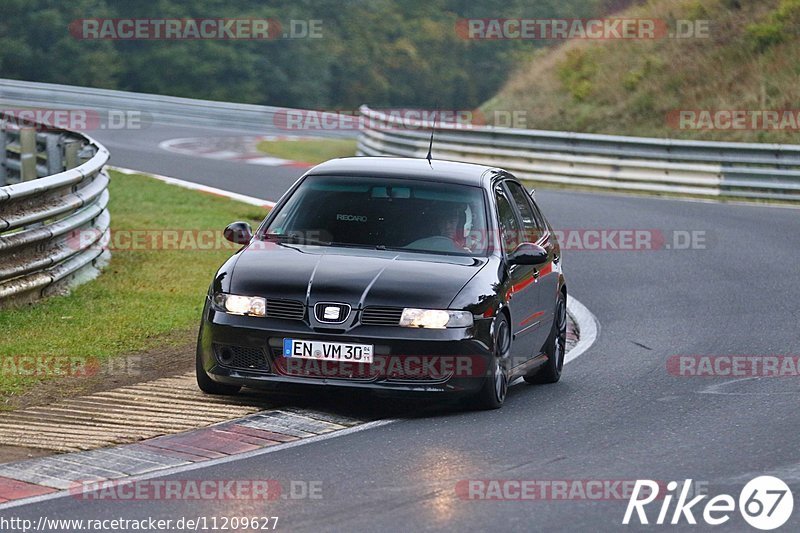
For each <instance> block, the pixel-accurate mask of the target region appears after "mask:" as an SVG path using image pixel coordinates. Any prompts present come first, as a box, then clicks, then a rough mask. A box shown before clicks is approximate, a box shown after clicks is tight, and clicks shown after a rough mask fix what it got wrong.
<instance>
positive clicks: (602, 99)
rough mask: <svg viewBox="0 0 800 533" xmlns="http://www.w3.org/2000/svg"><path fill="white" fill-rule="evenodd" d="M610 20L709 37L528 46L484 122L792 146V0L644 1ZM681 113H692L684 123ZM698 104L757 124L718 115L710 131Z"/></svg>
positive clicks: (798, 0)
mask: <svg viewBox="0 0 800 533" xmlns="http://www.w3.org/2000/svg"><path fill="white" fill-rule="evenodd" d="M615 16H620V17H633V18H656V19H663V20H664V21H666V23H667V26H668V27H669V28H674V27H675V25H676V20H707V21H709V22H708V24H709V26H708V28H709V32H708V33H709V37H707V38H687V39H675V38H662V39H649V40H605V41H589V40H572V41H567V42H564V43H562V44H561V45H559V46H556V47H554V48H551V49H547V50H539V51H537V52H533V53H532V56H533V57H532V58H530V57H529V59H528V60H527V61H525V62H524V63H523V64H521V66H520V67H518V68H517V70H516V71H515V72H513V73H512V75H511V76H510V78H509V80H508V82H506V84H505V85H504V87H503V88H502V89H501V90H500V91H499V93H498V94H497V95H496V96H495V97H493V98H492V99H490V100H489V101H487V102H486V103H485V104H484V105H483V106H482V110H483V111H484V112H485V113H486V115H487V118H488V119H489V120H490V121H491V119H492V117H497V116H507V114H505V115H499V114H498V113H493V112H497V111H504V112H505V111H511V110H517V111H518V112H519V111H522V116H523V117H525V119H526V122H527V124H522V125H521V124H519V123H518V124H517V126H518V127H519V126H525V127H528V128H541V129H551V130H571V131H581V132H594V133H616V134H628V135H643V136H653V137H673V138H695V139H716V140H737V141H756V142H765V141H770V142H784V143H800V138H799V137H800V129H798V128H797V127H794V125H793V121H794V122H797V115H798V113H797V110H798V109H800V83H798V82H800V39H799V38H798V32H799V31H800V30H799V28H800V0H758V1H755V0H752V1H748V0H705V1H702V2H701V1H700V0H650V1H649V2H645V3H644V4H642V5H639V6H636V7H633V8H630V9H628V10H626V11H623V12H621V13H619V14H618V15H615ZM679 110H684V112H689V111H695V114H694V115H691V114H689V115H684V118H686V117H689V118H688V119H687V120H686V121H684V123H683V128H681V127H680V122H679V121H678V117H679V116H680V115H678V113H679ZM703 110H715V111H719V110H726V111H730V110H741V111H744V112H746V113H747V115H746V118H745V120H746V121H747V122H746V123H747V124H748V125H749V124H750V123H751V121H752V120H753V119H754V118H755V119H756V120H759V122H758V123H757V124H759V126H758V127H756V128H754V129H753V128H750V127H749V126H748V127H747V128H748V129H743V128H740V127H736V128H732V127H730V126H728V125H727V124H728V123H727V122H726V121H725V120H724V116H723V117H722V118H721V119H719V120H718V121H716V122H711V124H714V125H716V126H717V127H716V128H715V129H708V128H706V127H704V126H708V124H709V122H708V119H709V117H712V118H713V117H714V115H707V114H706V115H704V114H701V113H700V112H699V111H703ZM763 110H767V111H780V113H778V116H779V123H778V127H766V128H765V127H763V126H762V125H761V124H762V122H761V120H769V117H770V116H771V117H772V118H773V119H774V117H775V114H773V115H768V114H761V113H760V112H761V111H763ZM786 110H794V113H785V112H784V111H786ZM752 111H756V113H752ZM741 114H742V113H740V115H741ZM692 117H693V118H692ZM704 119H705V120H704ZM740 125H741V124H740ZM767 126H769V123H768V124H767ZM697 127H699V128H700V129H693V128H697Z"/></svg>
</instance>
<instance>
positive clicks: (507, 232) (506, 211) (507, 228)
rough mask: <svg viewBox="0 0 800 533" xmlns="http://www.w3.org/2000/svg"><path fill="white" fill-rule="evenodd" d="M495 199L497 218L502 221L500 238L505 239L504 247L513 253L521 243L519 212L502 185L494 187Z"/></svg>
mask: <svg viewBox="0 0 800 533" xmlns="http://www.w3.org/2000/svg"><path fill="white" fill-rule="evenodd" d="M494 196H495V201H496V202H497V218H498V222H499V223H500V239H501V240H502V241H503V248H504V249H505V251H506V253H509V254H510V253H511V252H513V251H514V249H515V248H516V247H517V245H518V244H519V242H520V241H519V234H520V231H519V222H518V221H517V214H516V213H515V212H514V208H513V207H512V206H511V202H510V200H509V199H508V196H507V195H506V192H505V191H504V190H503V188H502V187H501V186H497V187H495V189H494Z"/></svg>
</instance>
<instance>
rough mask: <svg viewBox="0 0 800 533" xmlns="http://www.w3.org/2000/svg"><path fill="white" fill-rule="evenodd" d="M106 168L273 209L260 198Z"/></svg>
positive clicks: (181, 181)
mask: <svg viewBox="0 0 800 533" xmlns="http://www.w3.org/2000/svg"><path fill="white" fill-rule="evenodd" d="M108 168H110V169H111V170H115V171H117V172H120V173H122V174H141V175H142V176H147V177H149V178H154V179H157V180H159V181H163V182H164V183H169V184H170V185H176V186H178V187H183V188H184V189H191V190H193V191H200V192H204V193H208V194H213V195H214V196H222V197H223V198H230V199H231V200H236V201H238V202H242V203H245V204H250V205H255V206H258V207H264V208H267V209H272V208H273V207H275V202H271V201H269V200H264V199H262V198H255V197H253V196H246V195H244V194H239V193H238V192H230V191H226V190H223V189H217V188H216V187H209V186H208V185H200V184H199V183H193V182H191V181H184V180H179V179H178V178H170V177H169V176H162V175H161V174H153V173H151V172H141V171H138V170H131V169H129V168H120V167H112V166H109V167H108Z"/></svg>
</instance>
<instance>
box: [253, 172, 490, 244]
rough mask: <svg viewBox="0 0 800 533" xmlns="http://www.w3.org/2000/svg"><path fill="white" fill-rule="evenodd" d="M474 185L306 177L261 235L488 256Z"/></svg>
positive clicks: (480, 196)
mask: <svg viewBox="0 0 800 533" xmlns="http://www.w3.org/2000/svg"><path fill="white" fill-rule="evenodd" d="M486 235H487V231H486V207H485V201H484V195H483V191H482V190H481V189H480V188H479V187H472V186H468V185H457V184H448V183H437V182H433V181H420V180H412V179H397V178H364V177H343V176H309V177H308V178H306V179H305V180H304V181H303V183H302V184H301V185H300V187H299V188H298V189H297V190H296V191H295V192H294V194H292V196H291V198H290V199H289V201H288V202H286V204H284V205H283V207H282V208H281V209H280V211H279V212H278V213H277V215H276V216H275V218H274V219H273V220H272V222H271V223H270V225H269V226H268V227H267V229H266V231H265V232H264V234H263V235H262V238H266V239H275V240H283V241H284V242H294V243H305V244H315V245H329V246H351V247H366V248H376V249H387V250H402V251H408V252H425V253H436V254H448V255H470V256H476V255H485V254H486Z"/></svg>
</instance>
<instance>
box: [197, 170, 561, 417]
mask: <svg viewBox="0 0 800 533" xmlns="http://www.w3.org/2000/svg"><path fill="white" fill-rule="evenodd" d="M225 236H226V238H228V239H229V240H232V241H233V242H236V243H239V244H243V245H244V246H243V248H242V249H241V250H239V251H238V252H237V253H236V254H234V255H233V256H232V257H231V258H230V259H228V261H226V262H225V264H224V265H222V267H221V268H220V269H219V271H218V272H217V274H216V275H215V276H214V280H213V282H212V284H211V287H210V289H209V292H208V297H207V299H206V303H205V307H204V309H203V318H202V324H201V327H200V334H199V339H198V344H197V383H198V385H199V387H200V389H202V390H203V391H205V392H207V393H211V394H232V393H235V392H237V391H238V390H239V389H240V388H241V387H242V386H247V387H262V388H272V387H275V386H280V384H289V383H292V384H303V385H307V386H318V387H320V386H326V387H357V388H367V389H371V390H375V391H383V392H385V393H390V394H393V393H402V394H405V393H436V394H439V395H441V394H444V395H445V396H447V397H456V395H461V396H463V397H464V398H469V399H470V400H471V401H472V402H474V405H475V406H477V407H482V408H497V407H500V406H501V405H502V403H503V400H504V399H505V396H506V391H507V388H508V384H509V383H510V382H511V380H513V379H514V378H516V377H519V376H522V377H523V378H524V379H525V381H527V382H529V383H552V382H556V381H558V380H559V378H560V376H561V369H562V365H563V362H564V346H565V340H566V298H567V287H566V282H565V279H564V275H563V274H562V272H561V252H560V248H559V244H558V242H557V239H556V236H555V234H554V233H553V230H552V227H551V226H550V225H549V223H548V222H547V221H546V220H545V218H544V216H543V215H542V213H541V211H540V210H539V208H538V206H537V205H536V202H535V201H534V199H533V198H532V197H531V196H530V195H529V194H528V192H526V190H525V189H524V188H523V187H522V185H521V184H520V183H519V181H518V180H517V179H516V178H515V177H514V176H512V175H511V174H510V173H508V172H506V171H504V170H502V169H498V168H489V167H483V166H479V165H472V164H464V163H455V162H449V161H438V160H433V161H431V162H430V163H429V162H428V161H427V160H425V159H404V158H371V157H354V158H342V159H335V160H332V161H328V162H325V163H322V164H320V165H318V166H316V167H314V168H312V169H311V170H309V171H308V172H306V173H305V175H303V177H301V178H300V179H299V180H298V181H297V183H295V184H294V186H293V187H292V188H291V189H290V190H289V191H288V192H287V193H286V194H285V195H284V196H283V198H281V200H280V201H279V202H278V204H277V205H276V206H275V207H274V209H272V211H271V212H270V214H269V216H268V217H267V218H266V219H265V220H264V222H263V223H262V224H261V225H260V226H259V228H258V229H257V230H256V231H255V233H253V232H252V231H251V228H250V226H249V225H248V224H246V223H244V222H235V223H233V224H231V225H230V226H228V227H227V228H226V230H225Z"/></svg>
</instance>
